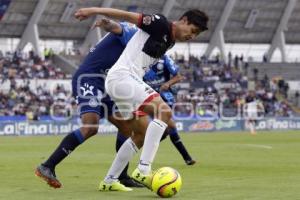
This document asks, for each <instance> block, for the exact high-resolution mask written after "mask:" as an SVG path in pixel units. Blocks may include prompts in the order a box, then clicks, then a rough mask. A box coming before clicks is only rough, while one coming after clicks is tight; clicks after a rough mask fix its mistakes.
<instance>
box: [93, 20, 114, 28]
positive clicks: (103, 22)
mask: <svg viewBox="0 0 300 200" xmlns="http://www.w3.org/2000/svg"><path fill="white" fill-rule="evenodd" d="M110 24H111V23H110V20H109V19H106V18H103V19H99V20H97V21H96V22H95V23H94V24H93V26H92V29H94V28H96V27H99V28H104V29H106V28H107V26H109V25H110Z"/></svg>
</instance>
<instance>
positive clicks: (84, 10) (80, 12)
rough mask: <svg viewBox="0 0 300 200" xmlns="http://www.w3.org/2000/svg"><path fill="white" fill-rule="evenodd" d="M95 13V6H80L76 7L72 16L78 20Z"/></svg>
mask: <svg viewBox="0 0 300 200" xmlns="http://www.w3.org/2000/svg"><path fill="white" fill-rule="evenodd" d="M95 14H96V11H95V8H80V9H78V10H77V11H76V12H75V14H74V16H75V18H76V19H78V20H79V21H82V20H86V19H87V18H89V17H91V16H93V15H95Z"/></svg>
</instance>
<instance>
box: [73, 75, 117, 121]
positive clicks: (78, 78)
mask: <svg viewBox="0 0 300 200" xmlns="http://www.w3.org/2000/svg"><path fill="white" fill-rule="evenodd" d="M104 84H105V77H104V75H100V74H76V73H75V75H74V76H73V79H72V92H73V96H74V98H75V99H76V103H77V105H78V111H79V114H80V116H81V115H83V114H85V113H97V114H98V115H99V116H100V117H101V118H106V117H107V116H110V115H112V113H113V112H115V110H116V109H117V106H116V105H115V103H114V102H113V101H112V100H111V99H110V97H109V96H108V94H106V92H105V87H104Z"/></svg>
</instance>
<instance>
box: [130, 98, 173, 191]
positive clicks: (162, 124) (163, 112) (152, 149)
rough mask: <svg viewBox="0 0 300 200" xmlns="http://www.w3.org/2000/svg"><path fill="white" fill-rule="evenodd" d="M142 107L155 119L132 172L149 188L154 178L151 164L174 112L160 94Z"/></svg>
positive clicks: (135, 177) (137, 179)
mask: <svg viewBox="0 0 300 200" xmlns="http://www.w3.org/2000/svg"><path fill="white" fill-rule="evenodd" d="M140 109H141V110H142V111H143V112H145V113H147V114H149V115H151V116H153V117H154V119H153V120H152V121H151V122H150V123H149V125H148V127H147V130H146V134H145V139H144V145H143V149H142V153H141V157H140V161H139V164H138V167H137V169H135V170H134V172H133V173H132V177H133V178H134V179H135V180H136V181H138V182H140V183H142V184H144V185H145V186H146V187H148V188H149V187H150V185H151V178H152V169H151V164H152V162H153V161H154V158H155V155H156V152H157V150H158V147H159V143H160V140H161V138H162V135H163V133H164V132H165V130H166V128H167V126H168V125H167V124H168V123H169V121H170V119H171V115H172V113H171V109H170V107H169V106H168V105H167V104H166V103H165V102H164V101H163V100H162V98H161V97H160V96H159V95H158V96H155V97H153V99H152V100H149V101H148V102H145V103H144V104H143V106H142V107H140Z"/></svg>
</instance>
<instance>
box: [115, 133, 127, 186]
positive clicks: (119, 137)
mask: <svg viewBox="0 0 300 200" xmlns="http://www.w3.org/2000/svg"><path fill="white" fill-rule="evenodd" d="M127 139H128V138H127V137H125V136H124V135H122V133H120V132H118V135H117V140H116V152H118V151H119V149H120V148H121V146H122V145H123V143H124V142H125V141H126V140H127ZM128 167H129V163H128V164H127V165H126V167H125V168H124V170H123V171H122V173H121V174H120V176H119V180H122V179H126V178H129V176H128Z"/></svg>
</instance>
